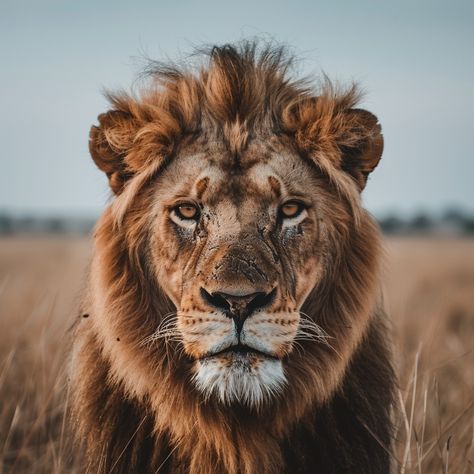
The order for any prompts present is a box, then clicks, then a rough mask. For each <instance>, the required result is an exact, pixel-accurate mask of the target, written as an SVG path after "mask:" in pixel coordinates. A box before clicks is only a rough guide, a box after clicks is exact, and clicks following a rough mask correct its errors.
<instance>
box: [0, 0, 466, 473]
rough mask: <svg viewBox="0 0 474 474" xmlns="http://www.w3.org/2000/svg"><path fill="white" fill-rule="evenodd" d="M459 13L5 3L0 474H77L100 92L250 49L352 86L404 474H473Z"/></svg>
mask: <svg viewBox="0 0 474 474" xmlns="http://www.w3.org/2000/svg"><path fill="white" fill-rule="evenodd" d="M473 25H474V3H473V2H472V1H471V0H453V1H449V2H448V1H440V0H429V1H428V0H426V1H421V0H411V1H408V0H402V1H398V2H388V1H386V2H385V1H375V0H359V1H358V2H350V1H337V2H329V1H324V2H323V1H309V0H308V1H305V0H297V1H296V0H295V1H291V2H290V1H289V0H286V1H283V0H273V1H267V0H264V1H259V2H255V1H248V0H241V1H239V2H225V1H220V2H219V1H216V0H201V1H200V2H192V1H189V0H175V1H168V0H164V1H157V0H155V1H147V0H137V1H134V2H131V1H124V0H115V1H113V2H112V1H107V0H104V1H101V2H92V1H90V0H83V1H81V2H73V1H71V0H62V1H61V0H41V1H39V0H37V1H35V0H15V1H13V0H2V2H1V4H0V52H1V55H0V58H1V74H0V98H1V102H0V103H1V105H2V111H3V112H4V113H3V114H1V115H0V140H1V155H0V156H1V168H0V170H1V171H0V401H1V402H0V473H2V472H45V473H46V472H47V473H50V472H58V473H59V472H81V471H80V468H79V467H78V466H79V464H78V461H77V459H75V458H74V456H73V450H71V448H70V446H69V445H68V435H67V433H68V423H67V417H66V416H65V413H66V412H67V391H66V388H65V387H66V384H65V375H64V373H65V364H66V361H67V353H68V345H67V340H68V339H67V335H68V328H69V327H70V325H71V324H72V321H73V319H74V316H75V311H76V308H77V304H78V301H79V298H80V291H81V286H82V281H83V279H84V275H85V272H86V268H87V263H88V260H89V256H90V248H91V244H90V237H89V235H90V230H91V228H92V226H93V224H94V222H95V220H96V218H97V217H98V215H99V214H100V212H101V210H102V209H103V208H104V206H105V205H106V203H107V201H108V200H109V198H110V196H109V191H108V187H107V183H106V178H105V176H104V175H103V174H102V173H100V172H99V171H98V170H97V169H96V168H95V166H94V164H93V162H92V160H91V159H90V157H89V155H88V149H87V146H88V133H89V129H90V126H91V125H92V124H94V123H95V122H96V117H97V115H98V114H99V113H101V112H104V111H105V110H106V109H107V102H106V100H105V99H104V97H103V92H104V91H105V90H115V89H118V88H124V89H126V90H130V88H131V87H132V86H133V85H135V86H136V85H137V82H136V78H137V75H138V73H139V72H140V70H141V68H142V67H143V64H144V58H145V57H150V58H154V59H160V60H166V59H167V58H170V59H172V60H175V59H179V58H183V57H186V55H187V54H189V53H191V52H192V51H193V48H194V47H195V46H201V45H203V44H220V43H226V42H233V41H236V40H239V39H242V38H248V37H253V36H259V37H262V38H264V39H271V40H275V41H277V42H283V43H286V44H288V45H289V46H290V47H291V49H292V51H293V52H294V54H295V55H296V56H297V57H298V58H299V59H300V61H299V62H298V63H297V66H296V73H297V74H298V75H300V76H301V75H306V76H309V77H314V78H315V79H317V78H318V77H320V76H321V74H322V72H324V73H326V74H327V75H328V76H329V77H330V78H332V79H333V80H336V81H340V82H341V83H343V84H344V83H350V82H351V81H356V82H359V83H360V84H361V86H362V88H363V90H364V91H365V92H366V95H365V97H364V100H363V102H362V106H363V107H365V108H367V109H369V110H371V111H372V112H373V113H375V114H376V115H377V116H378V117H379V119H380V122H381V124H382V127H383V130H384V137H385V151H384V155H383V158H382V161H381V162H380V164H379V166H378V168H377V169H376V170H375V171H374V173H373V174H372V175H371V179H370V181H369V183H368V185H367V188H366V190H365V191H364V203H365V206H366V207H367V208H368V209H369V210H370V212H372V213H373V214H374V215H375V217H376V218H377V219H378V220H379V222H380V224H381V226H382V229H383V230H384V232H385V234H386V238H385V242H386V244H385V245H386V259H385V266H384V275H383V282H382V283H383V286H384V299H385V306H386V308H387V313H388V314H389V316H390V318H391V320H392V324H393V330H394V331H393V332H394V353H395V356H396V361H397V370H398V372H399V378H400V383H399V392H398V394H397V413H396V414H395V415H394V416H395V417H396V427H397V430H396V433H395V434H394V454H393V456H394V463H395V465H396V469H397V471H399V472H417V473H422V472H423V473H432V472H454V473H457V472H461V473H462V472H466V473H467V472H474V465H473V463H474V446H473V439H474V410H473V400H474V301H473V299H474V240H473V238H472V237H473V236H474V186H473V185H472V180H473V173H474V160H473V157H472V144H471V142H472V137H473V136H474V117H473V110H474V81H473V79H472V78H473V73H474V62H473V60H472V50H473V46H474V27H473Z"/></svg>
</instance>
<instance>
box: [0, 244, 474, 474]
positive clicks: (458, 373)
mask: <svg viewBox="0 0 474 474" xmlns="http://www.w3.org/2000/svg"><path fill="white" fill-rule="evenodd" d="M89 247H90V246H89V242H88V241H87V240H86V239H80V238H65V237H62V238H59V237H58V238H52V237H48V238H24V237H21V238H18V237H16V238H2V239H0V474H2V473H48V474H49V473H69V472H82V471H81V468H80V462H79V460H78V459H77V456H76V452H77V449H76V447H75V446H74V445H73V444H72V443H71V442H70V441H69V436H68V432H69V429H68V422H67V421H68V420H67V417H66V416H65V413H66V412H67V404H68V394H67V383H66V382H67V380H66V373H67V357H68V342H67V341H68V338H69V328H70V326H71V324H72V321H73V319H74V317H75V316H76V311H77V306H78V305H77V303H78V299H79V295H80V291H81V288H82V281H83V278H84V274H85V271H86V267H87V263H88V259H89V253H90V248H89ZM383 281H384V287H385V289H384V295H385V305H386V308H387V311H388V313H389V314H390V315H391V318H392V321H393V332H394V351H395V355H396V360H397V369H398V373H399V389H398V392H397V410H396V413H395V415H394V417H395V424H396V433H395V438H394V442H393V458H394V466H395V471H396V472H400V473H418V474H421V473H426V474H431V473H470V472H474V407H473V403H474V240H467V239H466V240H463V239H427V238H416V239H415V238H397V239H393V238H391V239H388V240H387V257H386V264H385V272H384V277H383Z"/></svg>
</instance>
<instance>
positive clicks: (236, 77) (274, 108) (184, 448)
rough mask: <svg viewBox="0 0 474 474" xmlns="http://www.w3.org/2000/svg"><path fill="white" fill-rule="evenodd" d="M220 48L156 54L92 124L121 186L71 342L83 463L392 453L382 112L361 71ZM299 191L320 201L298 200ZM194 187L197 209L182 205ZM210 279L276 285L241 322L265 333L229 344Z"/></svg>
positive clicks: (244, 469) (360, 461)
mask: <svg viewBox="0 0 474 474" xmlns="http://www.w3.org/2000/svg"><path fill="white" fill-rule="evenodd" d="M203 58H204V59H203V61H202V63H201V64H200V65H197V66H196V67H194V68H192V67H189V68H187V67H184V66H180V67H178V66H172V65H171V66H170V65H162V64H158V63H151V64H150V67H149V68H148V71H147V72H148V80H147V85H144V86H143V88H142V89H141V91H140V93H139V94H136V95H127V94H125V93H119V94H115V95H110V96H109V98H110V101H111V110H110V111H108V112H107V113H105V114H102V115H101V116H100V117H99V125H98V126H94V127H92V130H91V138H90V152H91V155H92V158H93V159H94V161H95V163H96V164H97V166H98V167H99V168H100V169H101V170H103V171H104V172H105V173H106V174H107V176H108V178H109V183H110V186H111V189H112V190H113V192H114V194H115V196H114V199H113V200H112V202H111V204H110V206H109V207H108V208H107V209H106V210H105V211H104V213H103V214H102V216H101V217H100V219H99V221H98V223H97V226H96V229H95V233H94V245H95V248H94V255H93V258H92V262H91V267H90V274H89V279H88V285H87V290H86V292H85V295H84V299H83V304H82V313H81V314H87V315H88V317H87V318H83V317H81V318H79V320H78V321H77V325H76V328H75V340H74V348H73V354H72V361H71V394H72V407H73V415H72V424H73V427H74V429H75V431H76V433H77V438H78V440H80V441H81V442H83V444H84V446H85V449H86V453H85V460H86V461H85V462H86V468H87V469H88V470H89V471H88V472H103V473H109V472H121V473H122V472H123V473H126V472H127V473H128V472H139V473H142V472H143V473H145V472H177V473H185V472H186V473H188V472H189V473H210V472H213V473H231V474H237V473H239V474H240V473H241V474H250V473H257V472H258V473H279V472H300V473H303V472H364V473H380V472H388V470H389V454H388V453H389V450H390V433H391V423H390V410H391V402H392V387H393V380H394V377H393V372H392V368H391V363H390V354H389V350H388V337H387V330H386V327H385V318H384V315H383V312H382V310H381V308H380V304H379V285H378V278H379V276H378V275H379V266H380V254H381V252H380V236H379V232H378V229H377V226H376V225H375V223H374V222H373V220H372V218H371V217H370V216H369V215H368V213H367V212H366V211H365V210H364V209H363V208H362V207H361V202H360V192H361V191H362V190H363V188H364V187H365V185H366V181H367V177H368V175H369V173H370V172H371V171H372V170H373V169H374V168H375V167H376V165H377V163H378V161H379V159H380V156H381V154H382V148H383V139H382V135H381V128H380V125H379V124H378V121H377V118H376V117H375V116H374V115H372V114H371V113H369V112H367V111H364V110H361V109H357V108H355V106H356V104H357V101H358V93H357V90H356V88H355V87H354V86H353V87H351V88H350V89H348V90H340V89H339V88H337V87H334V86H332V85H331V83H330V82H329V81H328V80H324V81H322V83H321V84H320V85H319V86H315V85H311V84H310V83H309V82H308V81H295V80H292V79H291V68H290V66H291V61H290V60H289V59H287V56H286V54H285V52H284V50H283V49H282V48H278V47H270V46H263V47H259V46H258V45H257V44H255V43H251V42H249V43H246V42H244V43H241V44H239V45H237V46H229V45H226V46H223V47H215V48H211V49H210V50H209V51H207V52H205V53H204V56H203ZM295 197H296V198H298V199H301V200H303V201H304V203H305V205H304V210H303V212H301V214H299V216H297V217H294V218H291V219H285V218H283V217H282V216H281V213H280V211H279V209H280V206H281V205H282V204H283V203H284V202H285V200H288V199H294V198H295ZM183 199H185V200H188V201H189V200H191V201H192V203H195V205H196V206H197V208H199V211H200V215H199V219H198V220H197V221H196V222H191V221H186V220H184V221H183V220H182V219H181V220H180V218H179V216H178V215H177V214H176V211H175V210H174V209H175V208H176V205H177V204H179V203H180V202H181V201H182V200H183ZM203 289H205V290H206V292H207V294H215V293H216V292H224V293H227V294H228V293H232V294H235V295H237V296H239V295H243V294H248V293H253V292H258V293H259V294H264V295H271V298H270V297H268V302H267V303H266V304H265V306H262V307H258V308H257V309H255V310H254V311H253V312H252V314H251V315H250V316H249V317H248V318H247V319H246V320H245V321H244V323H243V325H242V330H241V333H240V343H241V344H244V345H245V346H249V347H251V348H252V349H253V350H254V351H253V352H249V353H246V352H243V353H240V352H220V351H222V350H225V349H228V348H229V347H230V346H233V345H235V344H237V343H238V342H239V337H238V336H237V332H236V326H235V324H234V321H233V320H232V318H230V317H229V315H228V314H227V313H226V311H224V310H223V309H222V308H220V307H218V306H215V305H213V304H211V302H210V301H209V298H207V297H205V295H206V292H203ZM203 295H204V296H203ZM206 298H207V299H206ZM266 301H267V300H266Z"/></svg>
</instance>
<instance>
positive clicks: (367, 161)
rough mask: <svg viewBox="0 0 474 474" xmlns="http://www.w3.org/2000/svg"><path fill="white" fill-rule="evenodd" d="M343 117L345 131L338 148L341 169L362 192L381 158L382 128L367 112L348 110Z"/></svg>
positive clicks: (375, 118) (374, 117) (373, 116)
mask: <svg viewBox="0 0 474 474" xmlns="http://www.w3.org/2000/svg"><path fill="white" fill-rule="evenodd" d="M344 115H345V118H344V121H345V122H346V123H345V127H344V128H345V129H346V130H345V133H343V137H344V138H343V139H342V140H341V142H342V143H341V145H340V147H339V148H340V150H341V152H342V156H341V169H343V170H344V171H345V172H347V173H349V174H350V175H351V176H352V177H353V178H354V180H355V181H356V182H357V184H358V185H359V188H360V190H362V189H364V187H365V185H366V183H367V178H368V176H369V174H370V173H371V172H372V171H373V170H374V169H375V167H376V166H377V165H378V163H379V161H380V158H381V157H382V152H383V136H382V127H381V126H380V124H379V123H378V119H377V117H376V116H375V115H373V114H372V113H370V112H368V111H367V110H363V109H349V110H347V111H345V112H344Z"/></svg>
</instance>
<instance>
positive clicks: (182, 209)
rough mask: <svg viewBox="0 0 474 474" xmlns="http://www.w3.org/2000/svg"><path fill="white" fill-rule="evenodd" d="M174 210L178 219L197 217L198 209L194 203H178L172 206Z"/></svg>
mask: <svg viewBox="0 0 474 474" xmlns="http://www.w3.org/2000/svg"><path fill="white" fill-rule="evenodd" d="M174 212H175V213H176V215H177V216H178V217H179V218H180V219H184V220H190V219H194V220H196V219H197V218H198V217H199V210H198V208H197V207H196V206H195V205H194V204H189V203H185V204H180V205H179V206H176V207H175V208H174Z"/></svg>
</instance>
